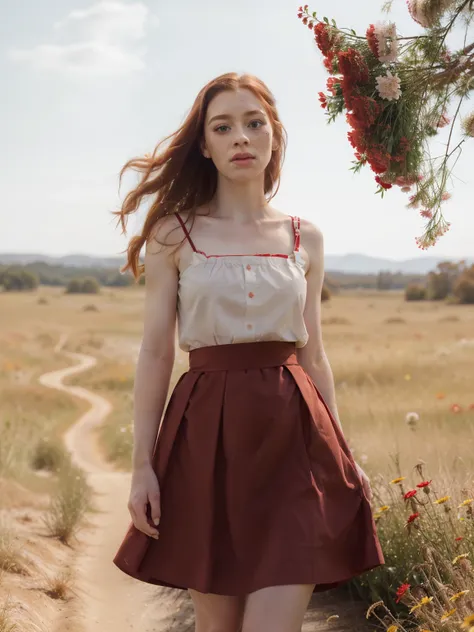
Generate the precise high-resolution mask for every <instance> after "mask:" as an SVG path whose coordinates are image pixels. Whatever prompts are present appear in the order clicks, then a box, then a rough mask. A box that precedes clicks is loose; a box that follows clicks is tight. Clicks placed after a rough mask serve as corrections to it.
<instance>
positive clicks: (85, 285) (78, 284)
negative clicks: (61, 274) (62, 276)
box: [66, 277, 100, 294]
mask: <svg viewBox="0 0 474 632" xmlns="http://www.w3.org/2000/svg"><path fill="white" fill-rule="evenodd" d="M99 292H100V284H99V282H98V281H97V279H96V278H94V277H85V278H83V279H71V280H70V281H69V283H68V284H67V286H66V294H98V293H99Z"/></svg>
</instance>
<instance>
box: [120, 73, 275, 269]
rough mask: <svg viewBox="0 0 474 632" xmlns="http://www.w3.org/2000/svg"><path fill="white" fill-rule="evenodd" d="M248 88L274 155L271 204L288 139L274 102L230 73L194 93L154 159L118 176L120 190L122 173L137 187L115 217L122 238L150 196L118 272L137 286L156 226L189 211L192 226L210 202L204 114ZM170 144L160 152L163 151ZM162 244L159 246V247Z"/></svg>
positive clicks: (252, 82) (261, 86)
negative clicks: (267, 127)
mask: <svg viewBox="0 0 474 632" xmlns="http://www.w3.org/2000/svg"><path fill="white" fill-rule="evenodd" d="M239 88H247V89H248V90H251V91H252V92H253V93H254V94H255V95H256V96H257V97H258V98H259V99H260V101H261V103H262V105H263V107H264V108H265V111H266V113H267V115H268V117H269V119H270V122H271V124H272V128H273V134H274V138H275V139H276V141H277V149H276V150H275V151H273V152H272V157H271V159H270V162H269V164H268V166H267V168H266V170H265V178H264V194H265V196H266V197H267V201H270V200H271V199H272V198H273V197H274V196H275V195H276V193H277V191H278V188H279V186H280V175H281V168H282V165H283V160H284V156H285V151H286V143H287V134H286V130H285V128H284V127H283V124H282V123H281V121H280V118H279V116H278V112H277V109H276V105H275V98H274V96H273V95H272V93H271V92H270V90H269V89H268V87H267V86H266V85H265V83H264V82H263V81H262V80H261V79H259V78H258V77H255V76H254V75H250V74H242V75H239V74H237V73H235V72H230V73H226V74H224V75H220V76H219V77H216V78H215V79H213V80H212V81H210V82H209V83H208V84H206V85H205V86H204V87H203V88H202V89H201V90H200V92H199V94H198V95H197V97H196V100H195V101H194V104H193V106H192V108H191V110H190V112H189V114H188V115H187V117H186V119H185V121H184V123H183V124H182V125H181V127H180V128H179V129H178V130H177V131H176V132H174V133H173V134H171V135H170V136H167V137H166V138H164V139H163V140H161V141H160V142H159V143H158V145H157V146H156V147H155V150H154V151H153V154H152V155H151V156H150V155H145V156H143V157H139V158H132V159H131V160H129V161H128V162H127V163H126V164H125V165H124V166H123V167H122V169H121V171H120V179H119V184H121V182H122V177H123V174H124V173H125V171H127V169H132V170H134V171H137V172H139V173H141V174H142V175H141V179H140V182H139V184H138V186H137V187H136V188H135V189H133V190H131V191H130V192H129V193H128V194H127V196H126V197H125V200H124V201H123V204H122V206H121V208H120V210H118V211H113V212H112V213H113V214H114V215H117V216H118V220H117V224H121V226H122V234H126V225H127V221H128V216H129V215H131V214H132V213H134V212H136V211H137V210H138V209H139V207H140V204H141V202H142V201H143V199H144V198H145V197H147V196H150V195H151V196H154V197H153V200H152V203H151V206H150V208H149V210H148V213H147V216H146V219H145V222H144V224H143V228H142V231H141V233H140V234H139V235H135V236H134V237H132V238H131V239H130V241H129V244H128V247H127V249H126V250H125V251H124V252H126V253H127V263H126V264H125V265H124V266H123V267H122V268H121V272H125V271H126V270H127V269H131V271H132V273H133V276H134V277H135V279H136V280H138V279H139V278H140V275H141V274H142V273H143V272H144V271H145V266H144V264H140V262H139V260H140V251H141V249H142V247H143V246H144V245H145V243H146V242H147V241H148V240H149V239H150V236H151V232H152V229H153V227H154V226H155V224H156V222H157V221H158V220H159V219H160V218H161V217H163V216H165V215H171V214H172V213H175V212H177V211H189V216H190V217H191V218H192V221H193V223H194V219H195V213H196V208H197V207H199V206H202V205H203V204H206V203H208V202H210V200H211V199H212V198H213V196H214V194H215V192H216V188H217V169H216V167H215V166H214V163H213V162H212V160H208V159H206V158H204V156H203V155H202V153H201V149H200V143H201V139H202V136H203V133H204V132H203V130H204V122H205V118H206V114H207V108H208V106H209V103H210V102H211V101H212V99H213V98H214V97H215V96H216V95H217V94H219V93H220V92H222V91H224V90H237V89H239ZM167 141H169V143H168V145H167V146H166V147H165V148H164V147H163V145H164V144H165V143H166V142H167ZM160 243H161V242H160Z"/></svg>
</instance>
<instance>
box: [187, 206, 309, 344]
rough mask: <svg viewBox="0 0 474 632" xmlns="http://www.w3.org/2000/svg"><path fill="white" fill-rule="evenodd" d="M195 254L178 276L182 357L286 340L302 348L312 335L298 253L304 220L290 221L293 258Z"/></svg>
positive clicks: (264, 255)
mask: <svg viewBox="0 0 474 632" xmlns="http://www.w3.org/2000/svg"><path fill="white" fill-rule="evenodd" d="M176 215H177V219H178V220H179V222H180V224H181V226H182V228H183V231H184V234H185V236H186V238H187V239H188V241H189V244H190V245H191V248H192V249H193V254H192V260H191V264H190V265H189V266H188V267H187V268H185V269H184V270H183V271H182V272H181V273H180V275H179V281H178V301H177V317H178V323H177V324H178V341H179V347H180V348H181V349H182V350H183V351H192V350H193V349H197V348H199V347H206V346H211V345H222V344H231V343H243V342H258V341H267V340H282V341H286V342H295V343H296V346H297V347H304V345H305V344H306V343H307V341H308V332H307V330H306V326H305V322H304V319H303V311H304V306H305V303H306V289H307V287H306V277H305V271H304V260H303V258H302V256H301V254H300V252H299V244H300V218H299V217H293V216H290V217H291V220H292V225H293V234H294V246H293V252H292V253H291V254H289V255H287V254H254V255H236V254H229V255H208V254H206V253H205V252H202V251H201V250H197V249H196V247H195V245H194V243H193V240H192V239H191V236H190V234H189V232H188V230H187V228H186V226H185V224H184V222H183V220H182V218H181V216H180V215H179V214H178V213H176Z"/></svg>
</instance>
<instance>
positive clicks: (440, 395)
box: [436, 393, 446, 399]
mask: <svg viewBox="0 0 474 632" xmlns="http://www.w3.org/2000/svg"><path fill="white" fill-rule="evenodd" d="M445 397H446V395H445V394H444V393H436V399H444V398H445Z"/></svg>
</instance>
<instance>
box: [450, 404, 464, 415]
mask: <svg viewBox="0 0 474 632" xmlns="http://www.w3.org/2000/svg"><path fill="white" fill-rule="evenodd" d="M451 412H452V413H460V412H462V408H461V406H460V405H459V404H453V405H452V406H451Z"/></svg>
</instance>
